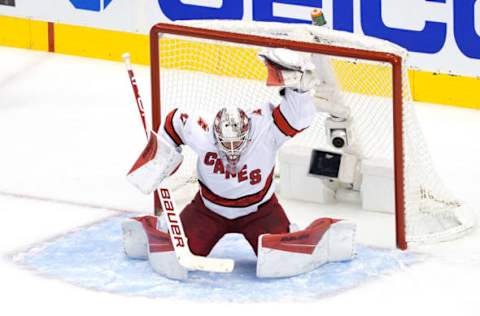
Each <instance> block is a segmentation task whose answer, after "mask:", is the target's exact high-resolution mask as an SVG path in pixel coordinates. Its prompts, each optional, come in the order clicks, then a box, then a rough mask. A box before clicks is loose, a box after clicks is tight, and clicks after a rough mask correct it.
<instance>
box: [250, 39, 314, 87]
mask: <svg viewBox="0 0 480 316" xmlns="http://www.w3.org/2000/svg"><path fill="white" fill-rule="evenodd" d="M258 56H259V57H260V58H261V59H262V60H263V61H264V63H265V65H266V66H267V68H268V79H267V85H268V86H282V87H285V88H290V89H293V90H296V91H299V92H307V91H310V90H311V89H313V87H314V86H315V85H316V83H317V80H316V78H315V74H314V70H315V65H314V64H313V63H312V60H311V54H307V53H299V52H295V51H292V50H289V49H284V48H274V49H268V50H264V51H262V52H260V53H259V54H258Z"/></svg>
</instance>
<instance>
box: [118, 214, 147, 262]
mask: <svg viewBox="0 0 480 316" xmlns="http://www.w3.org/2000/svg"><path fill="white" fill-rule="evenodd" d="M122 233H123V249H124V251H125V254H126V255H127V257H129V258H132V259H144V260H146V259H147V258H148V251H147V246H148V243H147V235H146V234H145V231H144V229H143V225H142V223H141V222H140V221H139V220H137V218H135V217H133V218H129V219H127V220H125V221H123V222H122Z"/></svg>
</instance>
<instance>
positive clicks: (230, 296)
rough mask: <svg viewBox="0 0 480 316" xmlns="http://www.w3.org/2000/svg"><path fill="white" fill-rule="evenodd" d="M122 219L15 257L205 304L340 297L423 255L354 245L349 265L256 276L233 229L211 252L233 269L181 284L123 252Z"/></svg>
mask: <svg viewBox="0 0 480 316" xmlns="http://www.w3.org/2000/svg"><path fill="white" fill-rule="evenodd" d="M130 215H132V214H130ZM125 218H126V216H117V217H114V218H110V219H108V220H105V221H103V222H101V223H98V224H95V225H93V226H90V227H88V228H84V229H81V230H78V231H75V232H72V233H69V234H67V235H65V236H63V237H59V238H58V239H55V240H54V241H50V242H48V243H46V244H45V245H39V246H36V247H35V248H33V249H31V250H30V251H28V252H26V253H21V254H18V255H17V256H16V259H15V261H16V262H19V263H24V264H26V265H28V266H29V267H31V268H34V269H35V270H38V271H40V272H41V273H42V274H45V275H47V276H50V277H55V278H58V279H61V280H65V281H67V282H70V283H73V284H75V285H78V286H82V287H86V288H93V289H96V290H101V291H107V292H114V293H121V294H127V295H137V296H146V297H150V298H163V299H182V300H189V301H203V302H212V301H220V302H225V301H226V302H278V301H289V300H290V301H292V300H295V301H311V300H316V299H319V298H321V297H324V296H327V295H332V294H339V293H341V292H343V291H345V290H348V289H352V288H355V287H357V286H359V285H362V284H364V283H365V282H368V281H371V280H373V279H376V278H379V277H382V276H385V275H388V274H391V273H393V272H398V271H401V270H403V269H404V268H405V267H407V266H409V265H411V264H414V263H418V262H420V261H421V260H423V256H422V255H420V254H415V253H411V252H402V251H399V250H385V249H375V248H368V247H364V246H359V248H358V249H357V250H358V254H357V256H356V258H355V260H353V261H351V262H341V263H330V264H327V265H324V266H323V267H321V268H319V269H317V270H315V271H313V272H310V273H307V274H304V275H301V276H297V277H292V278H283V279H276V280H261V279H258V278H257V277H256V275H255V271H256V257H255V255H254V253H253V251H252V250H251V248H250V246H249V245H248V243H247V242H246V241H245V239H244V238H243V237H242V236H241V235H237V234H231V235H227V236H225V238H224V239H222V241H221V242H220V243H219V244H218V245H217V246H216V248H215V249H214V250H213V252H212V254H211V255H212V256H214V257H219V258H220V257H221V258H233V259H235V261H236V267H235V270H234V271H233V273H231V274H220V273H208V272H200V271H196V272H190V275H189V280H188V281H187V282H181V281H174V280H169V279H167V278H164V277H162V276H159V275H157V274H156V273H155V272H153V270H152V269H151V268H150V265H149V264H148V261H145V260H133V259H128V258H127V257H126V256H125V255H124V254H123V248H122V241H121V238H122V237H121V236H122V232H121V229H120V224H121V221H122V220H123V219H125ZM279 264H281V263H279Z"/></svg>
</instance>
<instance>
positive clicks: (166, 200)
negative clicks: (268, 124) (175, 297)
mask: <svg viewBox="0 0 480 316" xmlns="http://www.w3.org/2000/svg"><path fill="white" fill-rule="evenodd" d="M122 58H123V60H124V62H125V66H126V67H127V71H128V77H129V78H130V83H131V85H132V89H133V94H134V97H135V101H136V102H137V108H138V111H139V113H140V118H141V120H142V124H143V128H144V130H145V135H147V139H148V132H147V123H146V120H145V110H144V108H143V103H142V98H141V97H140V92H139V90H138V85H137V80H136V78H135V74H134V72H133V68H132V64H131V61H130V54H129V53H125V54H123V55H122ZM157 193H158V195H159V198H160V205H161V207H162V209H163V211H164V212H165V215H166V216H165V218H166V221H167V226H168V231H169V233H170V234H169V235H170V240H171V241H172V244H173V248H174V250H175V255H176V257H177V260H178V263H179V264H180V265H182V266H183V267H185V268H186V269H188V270H200V271H208V272H219V273H228V272H232V271H233V267H234V261H233V260H232V259H220V258H207V257H202V256H196V255H194V254H192V252H191V251H190V248H189V247H188V242H187V241H188V240H187V237H186V235H185V232H184V230H183V225H182V222H181V220H180V216H179V214H178V212H177V208H176V205H175V201H174V198H173V194H172V191H171V190H170V189H169V188H168V187H166V186H162V187H160V188H159V189H158V190H157Z"/></svg>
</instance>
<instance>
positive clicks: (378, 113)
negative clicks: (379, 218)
mask: <svg viewBox="0 0 480 316" xmlns="http://www.w3.org/2000/svg"><path fill="white" fill-rule="evenodd" d="M195 26H198V27H202V28H208V29H217V30H224V31H229V32H236V33H244V34H255V35H261V36H266V37H273V38H285V39H293V40H296V41H306V42H312V43H315V42H320V43H323V44H328V45H334V46H340V47H349V48H357V49H364V50H370V51H378V52H388V53H393V54H395V55H397V56H400V57H402V58H403V59H404V60H405V58H406V52H405V51H404V50H403V49H401V48H399V47H397V46H395V45H393V44H390V43H388V42H385V41H381V40H377V39H372V38H368V37H360V36H357V35H352V34H348V33H340V32H336V31H331V30H328V29H326V28H320V27H314V26H307V25H306V26H301V27H300V26H291V25H283V24H275V23H242V22H212V21H206V22H198V21H196V22H195ZM260 49H263V47H258V46H252V45H239V44H234V43H232V42H229V41H228V40H225V41H212V40H206V39H199V38H190V37H185V36H172V35H168V34H162V36H161V38H160V40H159V51H160V56H159V60H160V70H159V71H160V95H161V112H162V117H165V115H166V113H168V112H169V111H170V110H172V109H173V108H176V107H181V108H184V109H187V110H188V111H190V112H192V113H198V112H200V113H202V112H207V113H215V112H216V111H217V110H218V109H219V108H220V107H223V106H239V107H241V108H244V109H248V108H254V107H257V106H258V105H260V104H263V103H265V102H273V103H276V102H278V101H279V96H278V91H277V89H275V88H268V87H266V85H265V80H266V78H267V70H266V68H265V67H264V65H263V63H262V62H261V61H260V60H259V59H258V58H257V53H258V51H259V50H260ZM329 59H330V63H331V66H332V69H333V71H334V73H335V78H336V81H337V84H338V89H339V90H340V91H341V98H342V100H343V102H344V104H345V105H347V106H348V107H349V108H350V110H351V115H352V124H353V130H354V131H355V135H354V137H355V140H356V143H357V145H359V148H360V151H361V154H362V156H363V157H364V158H369V159H370V158H373V159H382V160H386V161H388V162H389V163H390V164H391V166H392V167H393V148H394V144H393V139H394V138H393V83H392V67H391V65H390V64H389V63H381V62H371V61H366V60H361V59H351V58H341V57H329ZM402 82H403V125H404V130H403V144H404V157H403V164H404V192H405V206H404V209H405V220H406V227H405V229H406V239H407V241H423V242H426V241H438V240H446V239H452V238H455V237H457V236H458V235H461V234H463V233H464V232H466V231H468V229H469V228H471V227H472V226H473V225H474V223H475V221H474V216H473V215H472V213H471V212H470V211H469V210H468V209H466V208H465V207H464V205H463V204H462V203H461V202H459V201H457V200H456V199H455V198H454V197H453V196H451V194H450V193H449V191H448V190H447V189H446V188H445V187H444V185H443V184H442V181H441V180H440V179H439V177H438V176H437V174H436V172H435V170H434V168H433V164H432V161H431V158H430V155H429V152H428V148H427V145H426V143H425V140H424V137H423V135H422V132H421V130H420V127H419V123H418V121H417V118H416V116H415V112H414V107H413V103H412V100H411V94H410V86H409V81H408V74H407V70H406V68H405V67H403V80H402ZM326 118H327V114H323V113H318V114H317V116H316V118H315V121H314V123H313V125H312V126H311V127H310V128H309V129H307V130H306V131H305V132H303V133H301V134H299V135H298V136H297V137H295V138H294V139H292V140H291V141H289V143H287V146H289V145H293V144H294V145H298V144H301V145H305V146H311V147H319V146H320V147H322V148H328V147H329V146H330V145H329V144H330V142H329V141H328V140H327V139H326V136H325V135H326V133H325V127H324V122H325V119H326ZM184 154H185V163H184V164H183V166H182V168H181V169H180V170H179V172H178V173H177V174H176V177H175V178H173V181H174V183H170V185H172V186H173V187H178V186H181V185H182V184H183V183H185V182H187V181H192V179H194V178H195V177H194V174H195V162H196V157H194V154H193V153H192V151H190V150H189V149H186V150H185V151H184ZM170 181H172V180H170ZM397 211H398V210H397Z"/></svg>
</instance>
